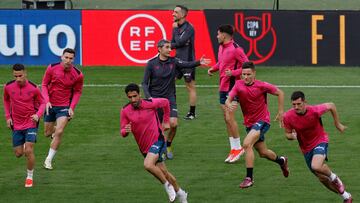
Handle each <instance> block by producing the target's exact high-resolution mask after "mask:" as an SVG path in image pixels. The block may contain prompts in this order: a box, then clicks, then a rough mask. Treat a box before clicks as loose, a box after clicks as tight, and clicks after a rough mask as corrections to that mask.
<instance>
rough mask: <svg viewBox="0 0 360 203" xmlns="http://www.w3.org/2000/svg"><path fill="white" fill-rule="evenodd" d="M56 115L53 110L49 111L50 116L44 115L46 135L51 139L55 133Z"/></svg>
mask: <svg viewBox="0 0 360 203" xmlns="http://www.w3.org/2000/svg"><path fill="white" fill-rule="evenodd" d="M55 121H56V113H55V111H54V109H53V108H51V109H49V114H46V113H45V115H44V134H45V136H46V137H50V136H52V135H53V134H54V132H55Z"/></svg>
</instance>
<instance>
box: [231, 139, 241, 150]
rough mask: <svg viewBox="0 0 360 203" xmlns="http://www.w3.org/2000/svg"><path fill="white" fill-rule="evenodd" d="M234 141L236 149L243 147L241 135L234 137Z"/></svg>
mask: <svg viewBox="0 0 360 203" xmlns="http://www.w3.org/2000/svg"><path fill="white" fill-rule="evenodd" d="M233 142H234V148H235V149H236V150H239V149H241V145H240V137H238V138H233Z"/></svg>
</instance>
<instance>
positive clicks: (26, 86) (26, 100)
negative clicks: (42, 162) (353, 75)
mask: <svg viewBox="0 0 360 203" xmlns="http://www.w3.org/2000/svg"><path fill="white" fill-rule="evenodd" d="M12 69H13V76H14V79H15V80H12V81H10V82H8V83H7V84H6V85H5V87H4V98H3V99H4V109H5V118H6V124H7V127H8V128H10V129H12V141H13V147H14V152H15V156H16V157H18V158H19V157H21V156H22V155H24V154H25V156H26V158H27V163H26V165H27V177H26V180H25V187H32V186H33V173H34V165H35V155H34V143H35V142H36V135H37V131H38V124H39V119H40V117H41V116H42V114H43V113H44V109H45V101H44V99H43V97H42V95H41V92H40V90H39V88H37V85H36V84H34V83H32V82H31V81H29V80H28V79H27V73H26V70H25V66H24V65H22V64H15V65H13V67H12Z"/></svg>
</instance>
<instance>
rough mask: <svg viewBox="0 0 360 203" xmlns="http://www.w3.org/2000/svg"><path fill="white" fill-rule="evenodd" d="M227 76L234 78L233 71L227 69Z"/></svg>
mask: <svg viewBox="0 0 360 203" xmlns="http://www.w3.org/2000/svg"><path fill="white" fill-rule="evenodd" d="M225 75H226V76H228V77H231V76H232V73H231V70H230V69H226V70H225Z"/></svg>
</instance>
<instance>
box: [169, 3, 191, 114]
mask: <svg viewBox="0 0 360 203" xmlns="http://www.w3.org/2000/svg"><path fill="white" fill-rule="evenodd" d="M187 14H188V8H187V7H185V6H183V5H176V7H175V9H174V12H173V14H172V15H173V18H174V23H173V30H172V39H171V48H172V49H176V57H177V58H179V59H181V60H183V61H194V60H195V43H194V39H195V30H194V27H193V26H192V25H191V24H190V23H189V22H188V21H187V20H186V16H187ZM182 77H184V81H185V85H186V88H187V90H188V93H189V104H190V110H189V112H188V113H187V114H186V116H185V117H184V119H185V120H193V119H195V118H196V114H195V108H196V99H197V98H196V86H195V69H188V68H184V69H181V70H180V71H178V73H177V78H178V79H181V78H182Z"/></svg>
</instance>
